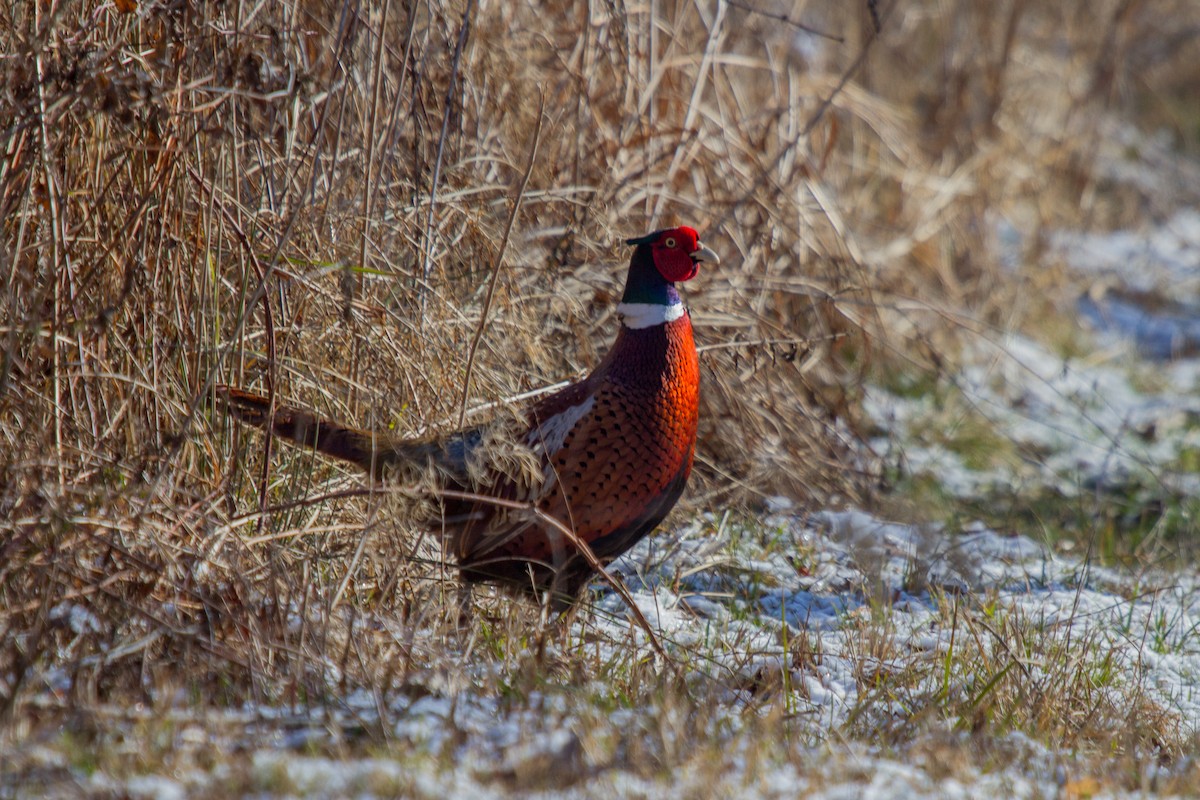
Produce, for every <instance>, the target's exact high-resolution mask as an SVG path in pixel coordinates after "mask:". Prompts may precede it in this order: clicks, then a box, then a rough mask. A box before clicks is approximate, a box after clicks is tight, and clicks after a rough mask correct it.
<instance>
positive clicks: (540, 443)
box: [525, 396, 596, 456]
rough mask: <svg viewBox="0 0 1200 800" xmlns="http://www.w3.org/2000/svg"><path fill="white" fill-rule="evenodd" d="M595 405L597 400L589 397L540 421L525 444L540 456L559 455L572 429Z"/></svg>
mask: <svg viewBox="0 0 1200 800" xmlns="http://www.w3.org/2000/svg"><path fill="white" fill-rule="evenodd" d="M595 404H596V398H595V397H594V396H593V397H589V398H588V399H587V400H584V401H583V402H582V403H580V404H579V405H577V406H571V407H570V408H566V409H563V410H562V411H560V412H558V413H557V414H555V415H554V416H552V417H547V418H546V419H543V420H540V421H539V422H538V423H537V425H535V426H534V428H533V430H531V431H530V432H529V438H528V439H527V440H526V442H525V444H527V445H529V448H530V449H531V450H533V452H535V453H538V454H545V455H546V456H549V455H550V454H552V453H557V452H558V449H559V448H560V447H562V446H563V442H565V441H566V440H567V435H568V434H570V433H571V429H572V428H574V427H575V423H576V422H579V420H581V419H582V418H583V416H584V415H585V414H587V413H588V412H589V411H591V410H592V406H594V405H595Z"/></svg>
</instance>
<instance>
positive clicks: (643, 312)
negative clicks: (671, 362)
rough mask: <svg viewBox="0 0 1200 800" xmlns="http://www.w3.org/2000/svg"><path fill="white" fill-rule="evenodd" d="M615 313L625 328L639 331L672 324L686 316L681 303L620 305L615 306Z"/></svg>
mask: <svg viewBox="0 0 1200 800" xmlns="http://www.w3.org/2000/svg"><path fill="white" fill-rule="evenodd" d="M617 313H618V314H620V315H621V324H623V325H624V326H625V327H626V328H632V329H633V330H641V329H642V328H653V327H655V326H656V325H665V324H666V323H668V322H674V321H675V320H677V319H679V318H680V317H682V316H683V315H684V314H686V313H687V309H685V308H684V307H683V303H671V304H670V305H665V306H664V305H661V304H659V303H621V304H620V305H618V306H617Z"/></svg>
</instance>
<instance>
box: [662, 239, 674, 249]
mask: <svg viewBox="0 0 1200 800" xmlns="http://www.w3.org/2000/svg"><path fill="white" fill-rule="evenodd" d="M663 244H664V245H666V246H667V247H674V246H675V237H674V236H668V237H667V238H666V240H665V241H664V242H663Z"/></svg>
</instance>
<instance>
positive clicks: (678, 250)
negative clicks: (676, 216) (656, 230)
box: [651, 226, 711, 283]
mask: <svg viewBox="0 0 1200 800" xmlns="http://www.w3.org/2000/svg"><path fill="white" fill-rule="evenodd" d="M701 250H702V248H701V246H700V237H699V235H698V234H697V233H696V231H695V230H694V229H692V228H688V227H686V226H685V227H679V228H672V229H671V230H666V231H663V232H662V233H661V234H660V235H659V237H658V240H657V241H656V242H654V244H652V245H651V252H652V253H653V254H654V266H655V267H656V268H657V269H658V272H659V274H660V275H662V276H663V278H665V279H666V280H668V281H670V282H672V283H675V282H676V281H687V280H691V279H692V278H694V277H696V272H697V271H698V270H699V264H698V261H700V260H703V259H702V258H697V257H696V254H697V253H699V252H700V251H701ZM704 251H705V252H711V251H708V250H707V249H706V248H705V249H704Z"/></svg>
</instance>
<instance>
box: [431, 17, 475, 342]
mask: <svg viewBox="0 0 1200 800" xmlns="http://www.w3.org/2000/svg"><path fill="white" fill-rule="evenodd" d="M474 10H475V0H467V8H466V10H465V11H463V21H462V27H461V28H459V30H458V43H457V44H456V45H455V46H454V62H453V64H451V66H450V79H449V81H448V82H447V87H446V108H445V109H444V110H443V113H442V132H441V135H439V136H438V149H437V158H436V159H435V160H434V162H433V181H432V182H431V183H430V184H429V215H428V216H427V217H426V220H425V247H424V249H423V251H422V253H421V277H422V279H423V280H424V281H425V283H426V284H428V283H429V271H430V269H431V268H432V264H431V263H430V260H431V258H432V257H433V253H432V251H433V212H434V209H435V208H436V207H437V187H438V181H439V180H441V176H442V158H443V156H444V155H445V152H446V136H447V134H448V132H449V130H450V117H451V111H452V110H453V108H454V84H455V83H457V81H458V65H459V62H460V61H462V52H463V48H464V47H466V44H467V36H468V35H469V34H470V31H471V12H472V11H474ZM427 294H428V292H427V291H426V289H425V287H424V286H422V287H421V325H422V326H424V324H425V302H426V295H427Z"/></svg>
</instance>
